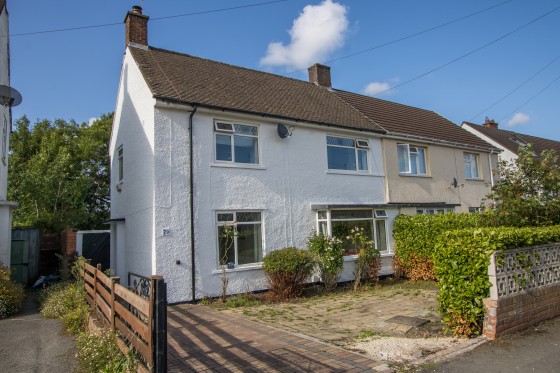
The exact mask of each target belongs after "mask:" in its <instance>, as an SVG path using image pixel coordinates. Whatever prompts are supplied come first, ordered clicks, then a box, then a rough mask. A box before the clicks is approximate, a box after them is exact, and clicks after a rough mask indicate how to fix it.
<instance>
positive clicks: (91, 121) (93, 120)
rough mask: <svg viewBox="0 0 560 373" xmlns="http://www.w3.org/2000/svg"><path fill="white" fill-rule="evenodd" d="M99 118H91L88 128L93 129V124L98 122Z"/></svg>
mask: <svg viewBox="0 0 560 373" xmlns="http://www.w3.org/2000/svg"><path fill="white" fill-rule="evenodd" d="M98 119H99V118H96V117H91V118H89V119H88V127H91V126H92V125H93V122H95V121H96V120H98Z"/></svg>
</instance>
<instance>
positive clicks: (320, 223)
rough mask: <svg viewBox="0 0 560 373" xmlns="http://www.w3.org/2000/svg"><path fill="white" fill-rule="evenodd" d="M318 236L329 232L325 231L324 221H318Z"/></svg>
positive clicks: (325, 223) (325, 224)
mask: <svg viewBox="0 0 560 373" xmlns="http://www.w3.org/2000/svg"><path fill="white" fill-rule="evenodd" d="M319 234H322V235H324V236H326V235H328V234H329V231H328V229H327V222H326V221H320V222H319Z"/></svg>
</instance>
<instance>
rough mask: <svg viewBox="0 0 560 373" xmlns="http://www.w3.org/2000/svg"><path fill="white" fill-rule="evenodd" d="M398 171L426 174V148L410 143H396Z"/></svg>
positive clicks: (409, 173)
mask: <svg viewBox="0 0 560 373" xmlns="http://www.w3.org/2000/svg"><path fill="white" fill-rule="evenodd" d="M397 154H398V158H399V173H401V174H408V175H426V174H427V172H426V148H423V147H420V146H413V145H410V144H398V145H397Z"/></svg>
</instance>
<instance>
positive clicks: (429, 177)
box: [399, 173, 432, 179]
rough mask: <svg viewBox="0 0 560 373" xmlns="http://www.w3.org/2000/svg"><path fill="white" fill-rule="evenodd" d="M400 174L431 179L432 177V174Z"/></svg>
mask: <svg viewBox="0 0 560 373" xmlns="http://www.w3.org/2000/svg"><path fill="white" fill-rule="evenodd" d="M399 176H404V177H423V178H426V179H431V178H432V177H431V176H430V175H415V174H401V173H399Z"/></svg>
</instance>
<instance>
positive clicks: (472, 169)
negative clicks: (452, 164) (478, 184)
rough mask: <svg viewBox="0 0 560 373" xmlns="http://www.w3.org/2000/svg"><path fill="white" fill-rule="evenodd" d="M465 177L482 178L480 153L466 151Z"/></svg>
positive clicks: (464, 157)
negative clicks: (479, 161) (479, 164)
mask: <svg viewBox="0 0 560 373" xmlns="http://www.w3.org/2000/svg"><path fill="white" fill-rule="evenodd" d="M463 159H464V166H465V179H480V173H479V172H478V154H472V153H464V154H463Z"/></svg>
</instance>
